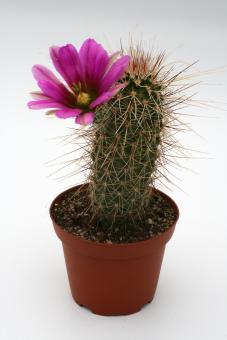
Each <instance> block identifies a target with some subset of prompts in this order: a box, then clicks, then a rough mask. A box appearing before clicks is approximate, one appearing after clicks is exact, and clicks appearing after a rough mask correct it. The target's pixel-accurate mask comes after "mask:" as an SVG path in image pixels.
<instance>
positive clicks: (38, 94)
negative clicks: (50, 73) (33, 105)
mask: <svg viewBox="0 0 227 340" xmlns="http://www.w3.org/2000/svg"><path fill="white" fill-rule="evenodd" d="M30 95H31V97H32V98H33V99H50V97H48V96H45V94H43V93H42V92H39V91H35V92H30Z"/></svg>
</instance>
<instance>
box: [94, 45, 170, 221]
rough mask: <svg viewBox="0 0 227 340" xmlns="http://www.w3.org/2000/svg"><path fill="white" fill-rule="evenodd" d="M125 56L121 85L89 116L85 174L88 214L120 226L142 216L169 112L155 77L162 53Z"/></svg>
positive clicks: (135, 52)
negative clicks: (91, 118) (87, 170)
mask: <svg viewBox="0 0 227 340" xmlns="http://www.w3.org/2000/svg"><path fill="white" fill-rule="evenodd" d="M130 54H131V58H132V60H131V63H130V66H129V69H128V71H127V72H126V74H125V76H124V78H123V79H122V80H121V81H122V82H124V81H127V86H126V87H125V88H124V89H122V90H121V92H120V93H119V94H118V95H117V97H115V98H112V99H111V100H110V101H109V102H108V103H106V104H104V105H102V106H100V107H99V108H98V109H97V110H96V112H95V121H94V124H93V127H92V129H93V133H92V138H91V150H90V155H91V165H90V168H91V172H90V176H89V180H90V183H91V185H90V195H91V204H92V210H93V214H94V215H96V216H98V217H99V219H100V220H101V221H102V223H104V224H106V225H110V224H111V225H114V224H115V223H118V224H119V223H121V225H124V227H125V226H126V225H127V224H129V222H138V220H142V219H143V215H144V214H145V211H146V207H147V205H148V203H149V199H150V186H152V185H153V182H154V180H155V177H156V168H157V163H158V159H159V157H160V149H161V146H162V139H163V134H164V132H165V128H166V126H167V124H168V114H169V110H167V108H166V107H165V104H166V102H167V100H166V98H165V94H166V82H165V81H164V79H162V78H161V77H160V76H159V72H160V70H161V68H162V63H163V58H164V55H163V54H160V55H159V56H158V57H156V58H154V59H152V58H151V57H150V55H146V54H145V53H144V52H143V51H141V50H140V49H139V48H137V49H134V48H131V49H130Z"/></svg>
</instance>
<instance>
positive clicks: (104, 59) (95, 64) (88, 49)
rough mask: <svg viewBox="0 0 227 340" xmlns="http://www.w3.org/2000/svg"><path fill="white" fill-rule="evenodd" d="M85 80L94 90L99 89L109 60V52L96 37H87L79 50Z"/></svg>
mask: <svg viewBox="0 0 227 340" xmlns="http://www.w3.org/2000/svg"><path fill="white" fill-rule="evenodd" d="M79 56H80V61H81V67H82V72H83V81H84V83H86V85H87V86H88V87H89V88H90V89H93V90H97V88H98V87H99V83H100V81H101V79H102V77H103V75H104V73H105V70H106V67H107V65H108V62H109V56H108V53H107V52H106V51H105V50H104V48H103V47H102V45H101V44H98V43H97V42H96V41H95V40H94V39H90V38H89V39H87V40H85V42H84V43H83V45H82V46H81V48H80V51H79Z"/></svg>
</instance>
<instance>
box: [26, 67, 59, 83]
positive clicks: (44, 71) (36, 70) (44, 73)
mask: <svg viewBox="0 0 227 340" xmlns="http://www.w3.org/2000/svg"><path fill="white" fill-rule="evenodd" d="M32 73H33V76H34V78H35V79H36V80H37V81H40V80H47V81H50V82H52V83H55V84H58V85H59V84H61V82H60V81H59V80H58V78H57V77H55V75H54V74H53V72H52V71H51V70H49V69H48V68H47V67H45V66H42V65H38V64H37V65H34V66H33V67H32Z"/></svg>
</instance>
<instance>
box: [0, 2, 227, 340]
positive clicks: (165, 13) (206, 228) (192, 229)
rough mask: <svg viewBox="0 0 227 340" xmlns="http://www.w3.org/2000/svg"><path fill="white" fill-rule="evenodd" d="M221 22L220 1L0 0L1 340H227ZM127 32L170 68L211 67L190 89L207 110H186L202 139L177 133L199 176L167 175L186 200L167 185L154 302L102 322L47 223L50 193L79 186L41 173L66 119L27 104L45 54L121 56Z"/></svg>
mask: <svg viewBox="0 0 227 340" xmlns="http://www.w3.org/2000/svg"><path fill="white" fill-rule="evenodd" d="M226 17H227V7H226V2H225V1H224V0H223V1H220V0H217V1H202V0H197V1H194V0H192V1H182V0H181V1H176V0H175V1H174V0H172V1H161V2H158V1H153V0H147V1H146V0H139V1H131V0H130V1H128V0H127V1H123V0H121V1H120V0H115V1H109V2H108V1H104V0H102V1H98V0H96V1H90V2H89V1H77V0H73V1H69V0H64V1H59V2H58V1H57V0H55V1H52V0H51V1H43V0H39V1H11V2H8V1H5V2H4V1H2V0H1V1H0V35H1V59H0V77H1V79H0V96H1V122H0V132H1V134H0V145H1V168H0V169H1V176H0V190H1V196H0V209H1V215H0V216H1V241H0V251H1V254H0V337H1V339H2V340H30V339H33V340H36V339H37V340H41V339H45V340H52V339H53V340H71V339H80V340H89V339H99V340H104V339H105V340H106V339H114V340H116V339H130V340H137V339H138V340H141V339H143V340H147V339H155V340H161V339H169V340H189V339H190V340H192V339H193V340H201V339H206V340H208V339H212V340H213V339H215V340H216V339H218V340H221V339H227V322H226V315H227V273H226V268H227V266H226V264H227V263H226V262H227V261H226V258H227V257H226V236H227V232H226V230H227V225H226V219H227V218H226V217H227V213H226V211H227V209H226V189H227V185H226V172H227V166H226V164H227V162H226V145H227V143H226V139H227V137H226V134H227V126H226V124H227V118H226V111H224V110H221V108H223V109H225V110H226V109H227V104H224V102H225V101H226V89H227V87H226V81H227V68H226V64H227V58H226V57H227V45H226V33H227V24H226ZM129 34H131V35H132V36H133V37H134V38H136V39H141V38H143V40H144V41H145V43H146V44H148V43H150V44H151V45H152V44H153V45H155V46H156V47H157V48H158V49H166V50H167V52H169V53H170V54H171V55H170V59H171V60H176V61H185V62H186V63H190V62H193V61H195V60H197V59H199V60H200V61H199V63H198V65H197V66H196V70H201V72H205V71H206V70H216V71H215V72H214V73H211V74H209V75H205V74H204V75H201V77H200V80H201V79H202V80H203V83H202V84H201V85H200V86H198V87H197V88H196V91H198V94H197V95H196V98H197V99H198V100H200V99H201V100H207V101H209V103H208V104H209V105H212V106H213V108H211V107H210V108H208V107H207V108H206V109H204V110H198V108H196V107H192V108H190V109H189V110H187V112H190V113H191V114H195V115H197V117H191V116H188V117H187V118H186V121H187V122H189V123H190V124H191V127H192V128H193V129H194V130H195V131H196V133H197V134H195V133H186V134H181V135H180V136H179V138H180V140H181V142H182V143H183V144H184V145H186V146H187V147H189V148H191V149H196V150H197V151H200V152H204V154H203V153H193V156H194V157H202V159H189V160H183V159H182V165H184V166H187V167H189V168H190V169H191V170H193V171H194V172H195V173H193V172H191V171H186V170H183V169H182V170H180V171H175V170H174V174H175V175H177V176H178V177H179V178H180V180H175V184H176V185H178V186H180V188H181V189H182V190H183V191H184V192H182V191H181V190H180V189H178V188H177V187H176V186H171V189H172V192H169V191H168V190H165V189H164V190H165V191H166V192H167V193H170V195H171V196H172V197H173V198H174V199H175V200H176V202H177V204H178V205H179V208H180V213H181V216H180V220H179V223H178V225H177V228H176V232H175V235H174V237H173V238H172V240H171V241H170V243H169V244H168V247H167V250H166V254H165V259H164V263H163V267H162V272H161V277H160V281H159V286H158V289H157V293H156V297H155V299H154V301H153V302H152V304H150V305H149V306H147V307H145V308H144V309H143V310H142V311H141V312H139V313H137V314H134V315H131V316H124V317H101V316H96V315H93V314H92V313H90V312H89V311H88V310H86V309H83V308H80V307H78V306H77V305H76V304H75V303H74V302H73V300H72V298H71V296H70V292H69V287H68V281H67V276H66V270H65V265H64V260H63V254H62V249H61V244H60V241H59V240H58V239H57V237H56V236H55V234H54V231H53V228H52V226H51V222H50V219H49V215H48V208H49V205H50V203H51V200H52V199H53V198H54V197H55V195H57V194H58V193H60V192H61V191H63V190H64V189H65V188H67V187H68V186H69V185H73V184H76V183H78V182H79V181H80V180H81V177H80V176H75V177H74V178H70V180H69V181H56V180H54V179H53V177H50V178H49V177H48V175H49V174H50V172H51V171H52V168H48V167H47V166H46V165H44V163H45V162H47V161H49V160H51V159H53V158H54V157H56V156H57V155H60V154H64V152H65V151H66V148H65V147H64V146H62V145H58V144H57V143H56V141H55V140H53V139H52V138H54V137H56V136H61V135H64V134H65V133H66V132H67V127H73V126H74V123H73V120H68V121H64V122H63V121H62V120H57V119H48V118H46V116H45V115H44V112H42V111H30V110H28V109H27V107H26V102H27V101H28V100H29V95H28V93H29V92H30V91H32V90H36V89H37V87H36V84H35V81H34V79H33V78H32V74H31V71H30V70H31V66H32V65H33V64H35V63H40V64H44V65H46V66H49V67H51V62H50V59H49V55H48V48H49V46H51V45H53V44H55V45H63V44H66V43H69V42H70V43H73V44H75V45H76V46H78V47H79V46H80V44H81V43H82V41H83V40H84V39H85V38H87V37H94V38H95V39H97V40H98V41H100V42H101V43H103V44H104V46H105V47H106V48H107V49H109V50H116V49H119V46H120V45H119V39H120V38H122V39H123V41H126V42H127V40H128V37H129ZM222 68H223V69H222ZM215 102H218V103H215ZM202 116H207V117H206V118H205V117H202ZM198 134H199V135H201V136H202V137H199V136H198ZM67 148H68V147H67Z"/></svg>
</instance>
